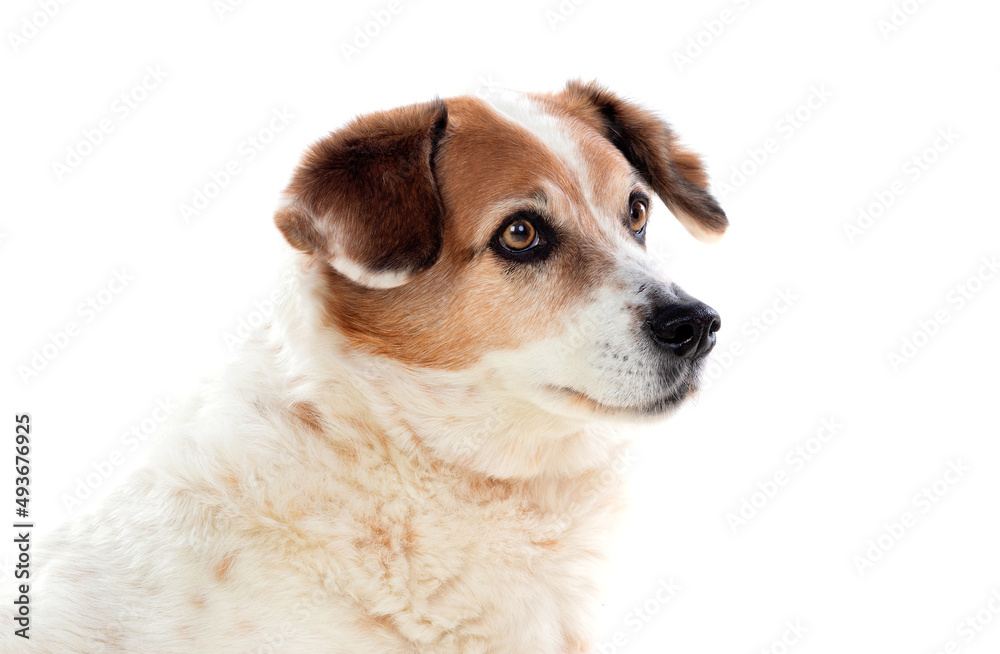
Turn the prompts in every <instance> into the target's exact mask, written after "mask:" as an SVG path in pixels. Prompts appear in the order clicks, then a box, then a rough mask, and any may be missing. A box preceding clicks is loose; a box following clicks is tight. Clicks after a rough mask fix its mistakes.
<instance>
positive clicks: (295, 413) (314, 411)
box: [288, 402, 325, 433]
mask: <svg viewBox="0 0 1000 654" xmlns="http://www.w3.org/2000/svg"><path fill="white" fill-rule="evenodd" d="M288 413H289V415H291V416H292V418H293V419H294V420H295V421H296V422H298V423H299V424H300V425H302V426H303V427H305V428H306V429H309V430H310V431H313V432H316V433H322V432H323V430H324V429H325V422H324V420H323V414H322V413H320V410H319V409H318V408H317V407H316V405H315V404H311V403H309V402H293V403H292V405H291V406H290V407H288Z"/></svg>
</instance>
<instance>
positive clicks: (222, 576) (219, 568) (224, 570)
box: [215, 555, 234, 583]
mask: <svg viewBox="0 0 1000 654" xmlns="http://www.w3.org/2000/svg"><path fill="white" fill-rule="evenodd" d="M233 560H234V559H233V556H232V555H229V556H226V557H223V559H222V560H221V561H219V562H218V563H217V564H216V565H215V579H216V581H218V582H219V583H223V582H225V581H226V578H227V577H228V576H229V570H230V569H231V568H232V567H233Z"/></svg>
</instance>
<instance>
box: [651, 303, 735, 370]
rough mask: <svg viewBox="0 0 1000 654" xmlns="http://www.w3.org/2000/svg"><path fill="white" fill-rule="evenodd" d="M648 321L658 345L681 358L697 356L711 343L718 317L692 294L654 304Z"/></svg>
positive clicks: (704, 352) (709, 349)
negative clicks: (656, 305) (677, 300)
mask: <svg viewBox="0 0 1000 654" xmlns="http://www.w3.org/2000/svg"><path fill="white" fill-rule="evenodd" d="M648 324H649V328H650V331H652V332H653V341H655V342H656V344H657V345H659V346H660V347H661V348H663V349H664V350H667V351H669V352H673V353H674V354H675V355H677V356H679V357H680V358H682V359H697V358H699V357H703V356H705V355H706V354H708V353H709V352H711V351H712V348H713V347H715V332H717V331H719V327H721V326H722V320H721V319H720V318H719V314H718V313H716V312H715V309H713V308H712V307H710V306H708V305H707V304H705V303H704V302H699V301H698V300H695V299H693V298H692V299H690V300H687V299H682V300H680V301H679V302H674V303H671V304H666V305H663V306H660V307H657V308H656V309H654V311H653V314H652V318H651V319H650V321H649V323H648Z"/></svg>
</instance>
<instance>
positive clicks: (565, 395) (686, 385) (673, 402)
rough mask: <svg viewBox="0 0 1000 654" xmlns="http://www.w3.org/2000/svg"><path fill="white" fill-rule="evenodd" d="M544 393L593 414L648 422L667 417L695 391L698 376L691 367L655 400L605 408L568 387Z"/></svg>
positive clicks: (603, 403)
mask: <svg viewBox="0 0 1000 654" xmlns="http://www.w3.org/2000/svg"><path fill="white" fill-rule="evenodd" d="M545 389H546V390H547V391H549V392H551V393H554V394H556V395H557V396H559V397H560V398H561V399H563V401H568V402H569V403H570V404H572V405H575V406H578V407H581V408H586V409H589V410H591V411H593V412H594V413H597V414H602V415H607V416H619V417H623V418H628V417H634V418H650V417H655V416H658V415H661V414H664V413H667V412H669V411H671V410H673V409H675V408H677V407H678V406H679V405H681V404H682V403H683V402H684V401H685V400H686V399H688V398H689V397H690V396H691V395H692V394H694V392H695V391H696V390H697V389H698V374H697V370H696V369H695V367H690V368H688V369H687V370H685V371H683V372H680V373H678V374H677V380H676V381H675V382H674V383H673V384H671V386H670V388H669V389H667V390H666V391H665V392H663V393H662V394H660V395H659V396H657V397H656V398H655V399H653V400H651V401H647V402H640V403H636V404H620V405H618V404H608V403H606V402H602V401H600V400H597V399H595V398H594V397H592V396H590V395H588V394H587V393H585V392H583V391H580V390H577V389H575V388H572V387H569V386H555V385H547V386H546V387H545Z"/></svg>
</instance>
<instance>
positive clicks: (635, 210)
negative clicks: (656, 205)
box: [628, 198, 649, 234]
mask: <svg viewBox="0 0 1000 654" xmlns="http://www.w3.org/2000/svg"><path fill="white" fill-rule="evenodd" d="M648 213H649V205H648V204H646V201H645V200H643V199H640V198H637V199H635V200H632V206H631V207H630V208H629V223H628V226H629V229H631V230H632V232H633V233H634V234H640V233H642V230H643V229H645V228H646V216H647V215H648Z"/></svg>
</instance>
